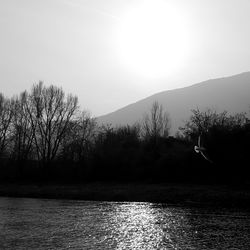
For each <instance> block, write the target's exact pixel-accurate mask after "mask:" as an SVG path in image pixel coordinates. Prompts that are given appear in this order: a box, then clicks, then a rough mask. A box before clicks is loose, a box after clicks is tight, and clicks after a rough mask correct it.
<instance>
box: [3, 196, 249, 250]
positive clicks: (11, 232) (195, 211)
mask: <svg viewBox="0 0 250 250" xmlns="http://www.w3.org/2000/svg"><path fill="white" fill-rule="evenodd" d="M67 248H68V249H250V213H249V212H247V211H243V210H242V211H236V210H229V209H215V208H188V207H179V206H171V205H166V204H152V203H141V202H94V201H89V202H88V201H74V200H46V199H26V198H0V249H67Z"/></svg>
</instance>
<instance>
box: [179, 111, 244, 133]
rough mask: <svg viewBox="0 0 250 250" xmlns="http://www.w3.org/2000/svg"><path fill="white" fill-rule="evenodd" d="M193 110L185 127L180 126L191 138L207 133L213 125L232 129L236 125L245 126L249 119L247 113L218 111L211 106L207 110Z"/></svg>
mask: <svg viewBox="0 0 250 250" xmlns="http://www.w3.org/2000/svg"><path fill="white" fill-rule="evenodd" d="M191 112H192V115H191V117H190V119H189V120H188V121H186V123H185V125H184V127H181V128H180V130H181V131H182V133H183V134H184V135H185V136H187V137H190V138H192V137H197V135H199V134H205V133H207V132H208V131H209V129H210V128H212V127H213V126H221V127H224V128H227V129H230V128H233V127H235V126H243V125H244V124H245V123H246V121H247V118H246V114H245V113H239V114H235V115H228V113H227V111H224V112H221V113H217V112H216V111H214V110H212V109H209V108H208V109H206V110H205V111H201V110H199V109H198V108H197V109H193V110H191Z"/></svg>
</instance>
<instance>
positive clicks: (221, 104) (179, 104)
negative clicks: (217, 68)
mask: <svg viewBox="0 0 250 250" xmlns="http://www.w3.org/2000/svg"><path fill="white" fill-rule="evenodd" d="M154 101H158V102H159V103H160V104H162V106H163V108H164V109H165V110H166V111H167V112H168V113H169V116H170V119H171V133H172V134H174V133H175V132H176V131H177V130H178V128H179V127H180V126H182V125H183V124H184V121H185V120H187V119H188V118H189V117H190V115H191V109H195V108H199V109H201V110H204V109H206V108H212V109H215V110H217V111H218V112H220V111H224V110H227V111H228V112H229V113H232V114H233V113H238V112H249V111H250V72H245V73H241V74H238V75H234V76H229V77H223V78H218V79H212V80H207V81H204V82H201V83H196V84H194V85H191V86H188V87H184V88H179V89H174V90H167V91H163V92H160V93H157V94H154V95H152V96H149V97H147V98H145V99H142V100H140V101H138V102H135V103H132V104H130V105H128V106H125V107H123V108H121V109H119V110H117V111H115V112H112V113H109V114H107V115H103V116H100V117H98V118H97V120H98V122H99V123H109V124H112V125H113V126H119V125H127V124H129V125H132V124H134V123H135V122H138V121H140V120H141V119H142V118H143V115H144V114H145V113H146V112H149V111H150V108H151V105H152V103H153V102H154Z"/></svg>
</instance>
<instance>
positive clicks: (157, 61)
mask: <svg viewBox="0 0 250 250" xmlns="http://www.w3.org/2000/svg"><path fill="white" fill-rule="evenodd" d="M167 3H168V2H164V1H161V0H157V1H144V2H142V3H141V4H139V5H137V6H135V7H134V8H133V9H132V10H130V11H128V12H126V13H125V14H124V15H123V17H122V18H121V22H120V26H119V31H118V42H117V44H118V53H119V55H120V58H121V61H122V63H123V64H124V65H125V66H126V67H128V68H129V69H130V70H132V71H134V72H135V73H138V74H140V75H142V76H144V77H152V78H158V77H164V76H166V75H169V74H172V73H174V72H175V71H176V70H179V69H180V68H181V67H182V66H183V65H184V64H185V62H186V59H187V57H188V54H189V52H190V44H189V36H188V35H189V34H188V29H187V20H185V18H184V16H185V15H182V13H181V12H180V10H177V8H174V6H173V5H171V4H167Z"/></svg>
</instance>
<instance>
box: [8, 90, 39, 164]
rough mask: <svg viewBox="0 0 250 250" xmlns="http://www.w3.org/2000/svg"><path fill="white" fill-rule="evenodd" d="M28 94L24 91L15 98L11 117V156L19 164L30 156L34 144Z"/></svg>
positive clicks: (33, 130)
mask: <svg viewBox="0 0 250 250" xmlns="http://www.w3.org/2000/svg"><path fill="white" fill-rule="evenodd" d="M27 102H28V93H27V92H26V91H25V92H23V93H21V94H20V96H19V97H18V98H16V100H15V102H14V105H13V106H14V115H13V121H12V124H13V132H12V135H13V144H14V145H13V153H12V154H13V155H14V158H15V159H16V160H17V161H18V162H19V163H21V164H22V163H23V162H24V161H26V160H27V159H28V157H29V156H30V152H31V149H32V145H33V142H34V135H35V129H34V127H33V126H32V121H31V119H30V118H31V117H30V116H29V113H28V109H27V107H28V103H27Z"/></svg>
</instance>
